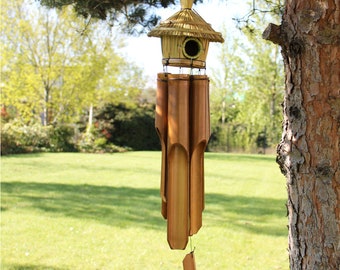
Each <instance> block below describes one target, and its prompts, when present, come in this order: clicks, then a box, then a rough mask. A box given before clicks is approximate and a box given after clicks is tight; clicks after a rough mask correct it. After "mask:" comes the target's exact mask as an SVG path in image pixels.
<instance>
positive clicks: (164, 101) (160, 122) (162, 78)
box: [155, 73, 168, 219]
mask: <svg viewBox="0 0 340 270" xmlns="http://www.w3.org/2000/svg"><path fill="white" fill-rule="evenodd" d="M167 80H168V77H167V73H159V74H158V75H157V90H156V113H155V127H156V131H157V134H158V136H159V139H160V142H161V148H162V166H161V188H160V193H161V199H162V207H161V213H162V216H163V217H164V218H165V219H166V218H167V214H166V208H167V207H166V182H167V174H168V173H167V137H168V81H167Z"/></svg>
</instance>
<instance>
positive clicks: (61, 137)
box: [50, 125, 77, 152]
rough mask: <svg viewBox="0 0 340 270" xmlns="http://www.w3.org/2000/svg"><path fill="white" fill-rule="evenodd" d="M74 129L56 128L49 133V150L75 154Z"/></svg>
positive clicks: (68, 127) (66, 127)
mask: <svg viewBox="0 0 340 270" xmlns="http://www.w3.org/2000/svg"><path fill="white" fill-rule="evenodd" d="M74 136H75V132H74V128H73V127H71V126H66V125H65V126H57V127H55V128H52V129H51V132H50V150H51V151H53V152H76V151H77V148H76V145H75V142H74Z"/></svg>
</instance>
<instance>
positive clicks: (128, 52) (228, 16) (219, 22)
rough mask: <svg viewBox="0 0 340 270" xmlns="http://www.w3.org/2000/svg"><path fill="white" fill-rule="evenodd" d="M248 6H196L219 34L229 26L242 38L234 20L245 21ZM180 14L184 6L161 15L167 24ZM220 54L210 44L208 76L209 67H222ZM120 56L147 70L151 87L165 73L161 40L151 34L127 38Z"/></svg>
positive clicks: (233, 1)
mask: <svg viewBox="0 0 340 270" xmlns="http://www.w3.org/2000/svg"><path fill="white" fill-rule="evenodd" d="M247 2H248V1H239V0H238V1H237V0H209V1H205V3H204V4H198V5H194V6H193V9H194V10H196V11H197V12H198V13H199V14H200V15H201V17H203V19H204V20H205V21H206V22H208V23H210V24H211V26H212V27H213V29H214V30H215V31H218V32H223V31H222V28H223V26H224V25H225V26H226V27H227V31H228V34H229V35H240V31H239V30H238V29H237V27H236V22H235V21H234V20H233V18H241V17H243V16H245V15H246V14H247V13H248V12H249V7H248V5H247ZM179 10H180V6H179V5H178V6H175V7H172V8H167V9H161V10H159V12H158V14H159V15H160V16H161V21H163V20H165V19H167V18H169V17H170V16H171V15H173V14H174V13H175V12H177V11H179ZM224 39H226V37H224ZM220 52H221V44H220V43H214V42H212V43H210V45H209V51H208V57H207V61H206V65H207V70H206V73H207V74H208V75H209V73H210V72H211V70H210V69H209V67H212V66H214V67H216V65H219V61H218V55H219V54H220ZM120 53H121V54H122V55H123V56H124V57H126V58H127V59H128V60H130V61H133V62H134V63H136V64H137V65H138V66H139V67H141V68H142V69H143V71H144V74H145V76H146V77H147V79H148V84H149V86H151V87H152V86H153V81H154V82H155V83H154V84H156V76H157V73H159V72H162V71H163V66H162V53H161V41H160V38H156V37H148V36H147V34H142V35H141V36H138V37H126V47H124V48H122V49H121V51H120Z"/></svg>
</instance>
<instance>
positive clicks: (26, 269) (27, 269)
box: [1, 264, 68, 270]
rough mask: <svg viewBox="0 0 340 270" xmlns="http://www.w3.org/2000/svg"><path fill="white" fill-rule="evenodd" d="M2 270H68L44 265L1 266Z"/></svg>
mask: <svg viewBox="0 0 340 270" xmlns="http://www.w3.org/2000/svg"><path fill="white" fill-rule="evenodd" d="M3 267H4V268H1V269H3V270H68V268H60V267H55V266H53V267H52V266H45V265H31V264H29V265H26V264H13V265H8V266H6V265H5V266H3Z"/></svg>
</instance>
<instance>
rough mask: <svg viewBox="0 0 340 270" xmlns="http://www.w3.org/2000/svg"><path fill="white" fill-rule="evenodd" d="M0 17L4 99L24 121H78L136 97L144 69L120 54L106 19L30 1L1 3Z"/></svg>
mask: <svg viewBox="0 0 340 270" xmlns="http://www.w3.org/2000/svg"><path fill="white" fill-rule="evenodd" d="M27 10H29V12H27ZM1 19H2V22H3V23H2V24H1V39H0V42H1V44H0V45H1V48H2V52H3V55H4V58H3V61H1V77H2V86H1V92H2V104H3V105H4V106H6V107H7V108H10V107H12V108H14V109H15V111H16V117H17V118H20V119H22V120H23V121H24V122H25V123H26V124H28V123H30V122H32V121H33V122H37V121H38V120H39V119H41V120H42V122H43V124H44V125H46V126H47V125H53V126H59V125H64V124H68V123H75V122H77V121H78V120H79V118H81V116H82V114H83V113H84V111H86V110H88V108H89V107H90V106H91V105H93V106H99V105H102V104H103V103H104V102H110V101H112V100H113V99H114V100H115V102H131V101H132V102H135V100H137V96H138V95H139V94H140V91H141V89H142V87H143V86H144V80H143V79H142V78H143V76H142V74H141V70H140V69H139V68H137V67H136V66H135V65H134V64H132V63H130V62H128V61H126V60H125V59H123V58H122V57H120V56H118V55H117V53H116V52H115V46H118V45H119V44H120V40H119V37H117V36H112V35H111V34H110V32H109V31H108V29H107V26H105V24H104V23H102V22H97V23H92V24H88V25H87V24H84V21H83V20H81V19H79V18H77V17H76V16H75V14H74V13H73V12H72V11H71V9H70V7H65V8H62V9H60V10H58V11H56V10H48V9H46V8H43V7H41V6H39V5H38V4H36V3H35V4H32V3H30V2H29V1H27V0H15V1H5V2H1ZM98 33H101V35H100V38H98ZM136 82H138V83H136Z"/></svg>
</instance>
